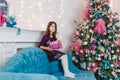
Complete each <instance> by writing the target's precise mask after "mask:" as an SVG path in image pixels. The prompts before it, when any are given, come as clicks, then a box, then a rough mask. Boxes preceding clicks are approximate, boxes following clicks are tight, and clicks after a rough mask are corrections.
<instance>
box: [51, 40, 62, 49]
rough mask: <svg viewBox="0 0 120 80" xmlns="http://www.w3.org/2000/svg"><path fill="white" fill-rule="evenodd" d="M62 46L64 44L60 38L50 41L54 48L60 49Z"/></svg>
mask: <svg viewBox="0 0 120 80" xmlns="http://www.w3.org/2000/svg"><path fill="white" fill-rule="evenodd" d="M61 46H62V43H61V41H60V40H56V41H52V42H50V48H52V49H60V48H61Z"/></svg>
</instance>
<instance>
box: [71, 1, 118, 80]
mask: <svg viewBox="0 0 120 80" xmlns="http://www.w3.org/2000/svg"><path fill="white" fill-rule="evenodd" d="M86 10H88V11H85V12H86V13H85V15H84V20H83V21H82V22H80V23H78V22H77V21H74V23H75V26H76V29H75V30H76V31H75V32H74V34H73V43H72V44H71V45H70V50H71V51H72V55H73V57H72V59H73V62H74V64H75V65H76V66H77V67H78V68H79V69H82V70H91V71H92V72H93V73H94V74H95V77H96V79H97V80H120V79H119V76H120V27H119V26H118V23H119V19H118V16H117V15H118V14H117V13H114V12H113V11H112V10H111V9H110V6H109V0H90V1H89V4H88V6H87V9H86Z"/></svg>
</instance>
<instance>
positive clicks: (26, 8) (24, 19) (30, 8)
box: [12, 0, 65, 30]
mask: <svg viewBox="0 0 120 80" xmlns="http://www.w3.org/2000/svg"><path fill="white" fill-rule="evenodd" d="M28 1H29V3H28ZM57 2H59V3H60V4H55V3H57ZM17 3H18V4H17ZM14 4H16V5H17V6H19V7H16V6H15V5H14ZM14 4H13V6H14V7H13V8H12V9H13V10H14V12H13V14H14V15H16V16H17V23H18V24H19V25H20V26H21V27H23V28H29V29H30V28H31V27H34V28H32V29H36V30H38V28H39V27H41V28H44V29H46V27H47V26H46V23H47V22H49V21H48V20H54V21H56V22H59V23H57V24H58V26H62V27H63V26H64V22H65V21H64V20H63V19H62V18H63V16H64V15H63V14H64V9H65V1H64V0H60V1H55V0H48V3H46V2H45V1H44V0H36V3H35V2H34V1H33V0H20V1H16V2H15V3H14ZM55 6H57V7H55ZM15 9H17V10H19V12H18V11H16V10H15ZM15 13H16V14H15ZM33 20H36V22H34V21H33ZM41 28H39V29H41Z"/></svg>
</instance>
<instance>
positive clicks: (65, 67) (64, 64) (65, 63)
mask: <svg viewBox="0 0 120 80" xmlns="http://www.w3.org/2000/svg"><path fill="white" fill-rule="evenodd" d="M59 59H60V60H61V64H62V67H63V71H64V76H66V77H71V78H75V74H74V73H72V72H70V71H69V68H68V58H67V55H63V56H61V57H60V58H59Z"/></svg>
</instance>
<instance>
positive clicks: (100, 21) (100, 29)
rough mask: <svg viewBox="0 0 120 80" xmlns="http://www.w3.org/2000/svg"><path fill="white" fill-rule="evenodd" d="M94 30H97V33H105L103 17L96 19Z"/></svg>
mask: <svg viewBox="0 0 120 80" xmlns="http://www.w3.org/2000/svg"><path fill="white" fill-rule="evenodd" d="M94 32H97V33H98V34H104V33H106V26H105V22H104V20H103V19H98V20H96V26H95V28H94Z"/></svg>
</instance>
